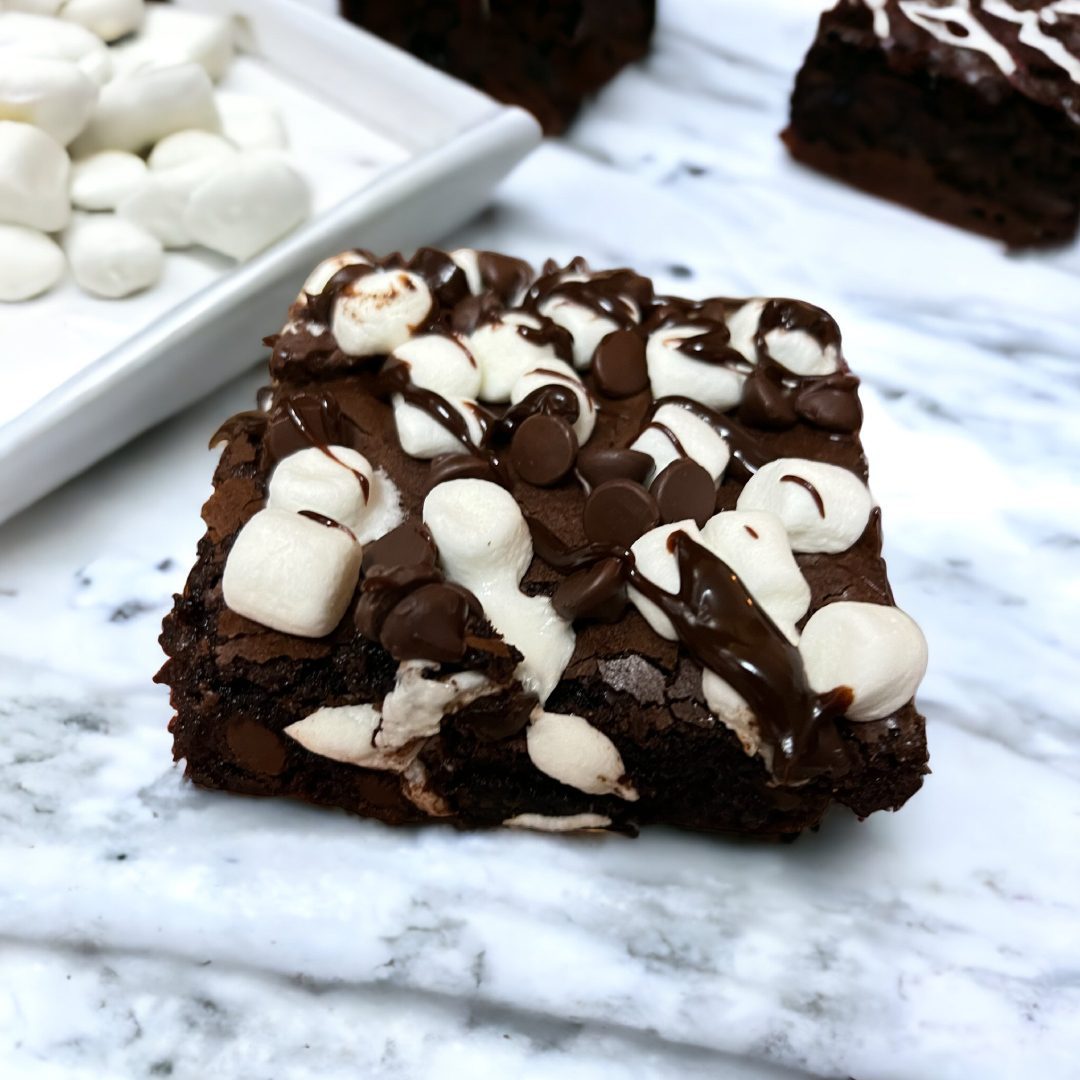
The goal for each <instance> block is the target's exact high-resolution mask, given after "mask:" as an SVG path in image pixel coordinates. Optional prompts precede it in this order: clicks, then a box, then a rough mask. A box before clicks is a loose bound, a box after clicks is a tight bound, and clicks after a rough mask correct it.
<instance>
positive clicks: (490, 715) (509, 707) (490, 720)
mask: <svg viewBox="0 0 1080 1080" xmlns="http://www.w3.org/2000/svg"><path fill="white" fill-rule="evenodd" d="M535 708H536V698H535V696H534V695H532V694H520V693H518V694H497V695H494V696H484V697H482V698H480V699H479V701H476V702H474V703H473V704H472V705H470V706H469V707H468V708H466V709H463V710H462V711H461V712H457V713H454V714H453V715H452V716H450V717H448V718H447V720H448V722H449V723H451V724H455V725H458V726H461V727H464V728H468V729H469V730H470V731H471V732H472V733H473V734H474V735H475V736H476V737H477V738H478V739H480V740H481V741H483V742H496V741H497V740H499V739H508V738H510V736H511V735H516V734H517V733H518V732H519V731H521V730H522V728H524V727H525V725H526V724H527V723H528V722H529V715H530V714H531V713H532V711H533V709H535Z"/></svg>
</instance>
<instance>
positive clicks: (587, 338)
mask: <svg viewBox="0 0 1080 1080" xmlns="http://www.w3.org/2000/svg"><path fill="white" fill-rule="evenodd" d="M539 310H540V314H541V315H546V316H547V317H548V318H549V319H550V320H551V321H552V322H553V323H555V325H556V326H561V327H562V328H563V329H564V330H566V331H568V332H569V334H570V336H571V337H572V338H573V339H574V367H576V368H578V369H579V370H583V369H585V368H587V367H588V366H589V365H590V364H591V363H592V359H593V354H594V353H595V352H596V347H597V345H599V344H600V342H601V341H603V340H604V338H606V337H607V336H608V334H610V333H611V332H612V331H614V330H618V329H619V328H620V324H619V323H617V322H616V321H615V320H614V319H610V318H608V317H607V316H606V315H601V314H599V313H598V312H596V311H594V310H593V309H592V308H590V307H586V306H585V305H584V304H579V303H577V302H576V301H574V300H571V299H570V298H569V297H566V296H560V295H559V294H558V293H556V294H555V295H554V296H549V297H548V298H547V299H546V300H545V301H544V302H543V303H542V304H541V305H540V309H539ZM631 310H634V314H635V315H636V310H635V309H634V307H633V305H631V304H629V303H628V304H627V311H628V312H629V311H631Z"/></svg>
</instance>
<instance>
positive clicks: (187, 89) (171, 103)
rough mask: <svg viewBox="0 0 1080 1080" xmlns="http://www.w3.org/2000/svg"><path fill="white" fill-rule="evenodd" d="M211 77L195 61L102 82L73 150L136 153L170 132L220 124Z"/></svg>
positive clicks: (207, 128)
mask: <svg viewBox="0 0 1080 1080" xmlns="http://www.w3.org/2000/svg"><path fill="white" fill-rule="evenodd" d="M219 124H220V121H219V119H218V114H217V108H216V107H215V105H214V94H213V87H212V85H211V83H210V77H209V76H208V75H207V74H206V72H205V71H203V69H202V68H201V67H199V66H198V64H179V65H177V66H176V67H169V68H162V69H160V70H155V71H143V72H136V73H134V74H131V75H127V76H124V77H121V78H118V79H114V80H113V81H112V82H110V83H108V84H107V85H106V86H104V87H102V90H101V96H100V97H99V98H98V103H97V108H96V109H95V110H94V114H93V116H92V117H91V118H90V123H89V124H88V125H87V127H86V130H85V131H83V133H82V134H81V135H80V136H79V137H78V139H76V140H75V142H74V144H73V145H72V153H73V154H74V155H75V156H76V157H83V156H85V155H86V154H91V153H93V152H94V151H95V150H131V151H134V152H136V153H138V152H139V151H142V150H145V149H146V148H147V147H148V146H151V145H153V144H154V143H156V142H159V141H160V140H161V139H163V138H164V137H165V136H166V135H171V134H172V133H173V132H174V131H184V130H186V129H188V128H200V129H202V130H205V131H216V130H217V129H218V127H219Z"/></svg>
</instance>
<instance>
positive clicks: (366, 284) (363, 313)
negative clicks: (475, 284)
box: [330, 270, 432, 356]
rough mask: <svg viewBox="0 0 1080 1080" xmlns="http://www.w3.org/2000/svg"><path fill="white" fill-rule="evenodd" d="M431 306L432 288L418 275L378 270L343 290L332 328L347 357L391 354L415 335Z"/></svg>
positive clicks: (339, 297) (352, 282) (335, 306)
mask: <svg viewBox="0 0 1080 1080" xmlns="http://www.w3.org/2000/svg"><path fill="white" fill-rule="evenodd" d="M431 305H432V296H431V291H430V290H429V289H428V287H427V284H426V283H425V281H424V279H423V278H421V277H419V276H418V275H417V274H413V273H410V272H409V271H408V270H377V271H375V273H373V274H367V275H365V276H364V277H362V278H358V279H357V280H356V281H351V282H349V284H348V285H346V286H345V288H344V289H342V290H341V293H340V294H339V295H338V297H337V300H336V301H335V303H334V312H333V317H332V321H331V327H330V329H331V332H332V333H333V335H334V339H335V340H336V341H337V343H338V347H339V348H340V349H341V351H342V352H344V353H345V354H346V355H348V356H377V355H380V354H389V353H391V352H392V351H393V350H394V349H396V348H397V347H398V346H399V345H403V344H404V343H405V342H406V341H408V340H409V338H410V337H412V335H413V333H414V331H415V330H416V329H417V328H418V327H419V326H420V325H421V323H423V321H424V320H425V319H426V318H427V317H428V314H429V312H430V311H431Z"/></svg>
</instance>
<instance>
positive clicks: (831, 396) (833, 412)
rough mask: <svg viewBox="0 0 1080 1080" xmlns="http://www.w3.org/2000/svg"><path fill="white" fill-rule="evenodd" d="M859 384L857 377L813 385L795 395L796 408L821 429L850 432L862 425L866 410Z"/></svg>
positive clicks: (844, 433) (805, 418) (842, 432)
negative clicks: (861, 400)
mask: <svg viewBox="0 0 1080 1080" xmlns="http://www.w3.org/2000/svg"><path fill="white" fill-rule="evenodd" d="M851 384H853V385H851ZM858 385H859V383H858V380H857V379H855V378H854V377H851V378H850V382H849V384H847V385H845V384H844V383H841V382H840V381H839V380H837V382H835V383H833V384H832V385H828V384H825V383H821V384H817V385H813V384H811V385H810V386H807V387H806V388H805V389H803V390H801V391H800V392H799V394H798V396H797V397H796V398H795V410H796V412H798V414H799V415H800V416H801V417H802V418H803V419H804V420H809V421H810V423H811V424H814V425H816V426H817V427H819V428H824V429H825V430H826V431H835V432H838V433H839V434H843V435H850V434H851V433H853V432H856V431H858V430H859V428H860V427H862V419H863V412H862V404H861V402H860V401H859V395H858V392H857V390H858Z"/></svg>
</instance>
